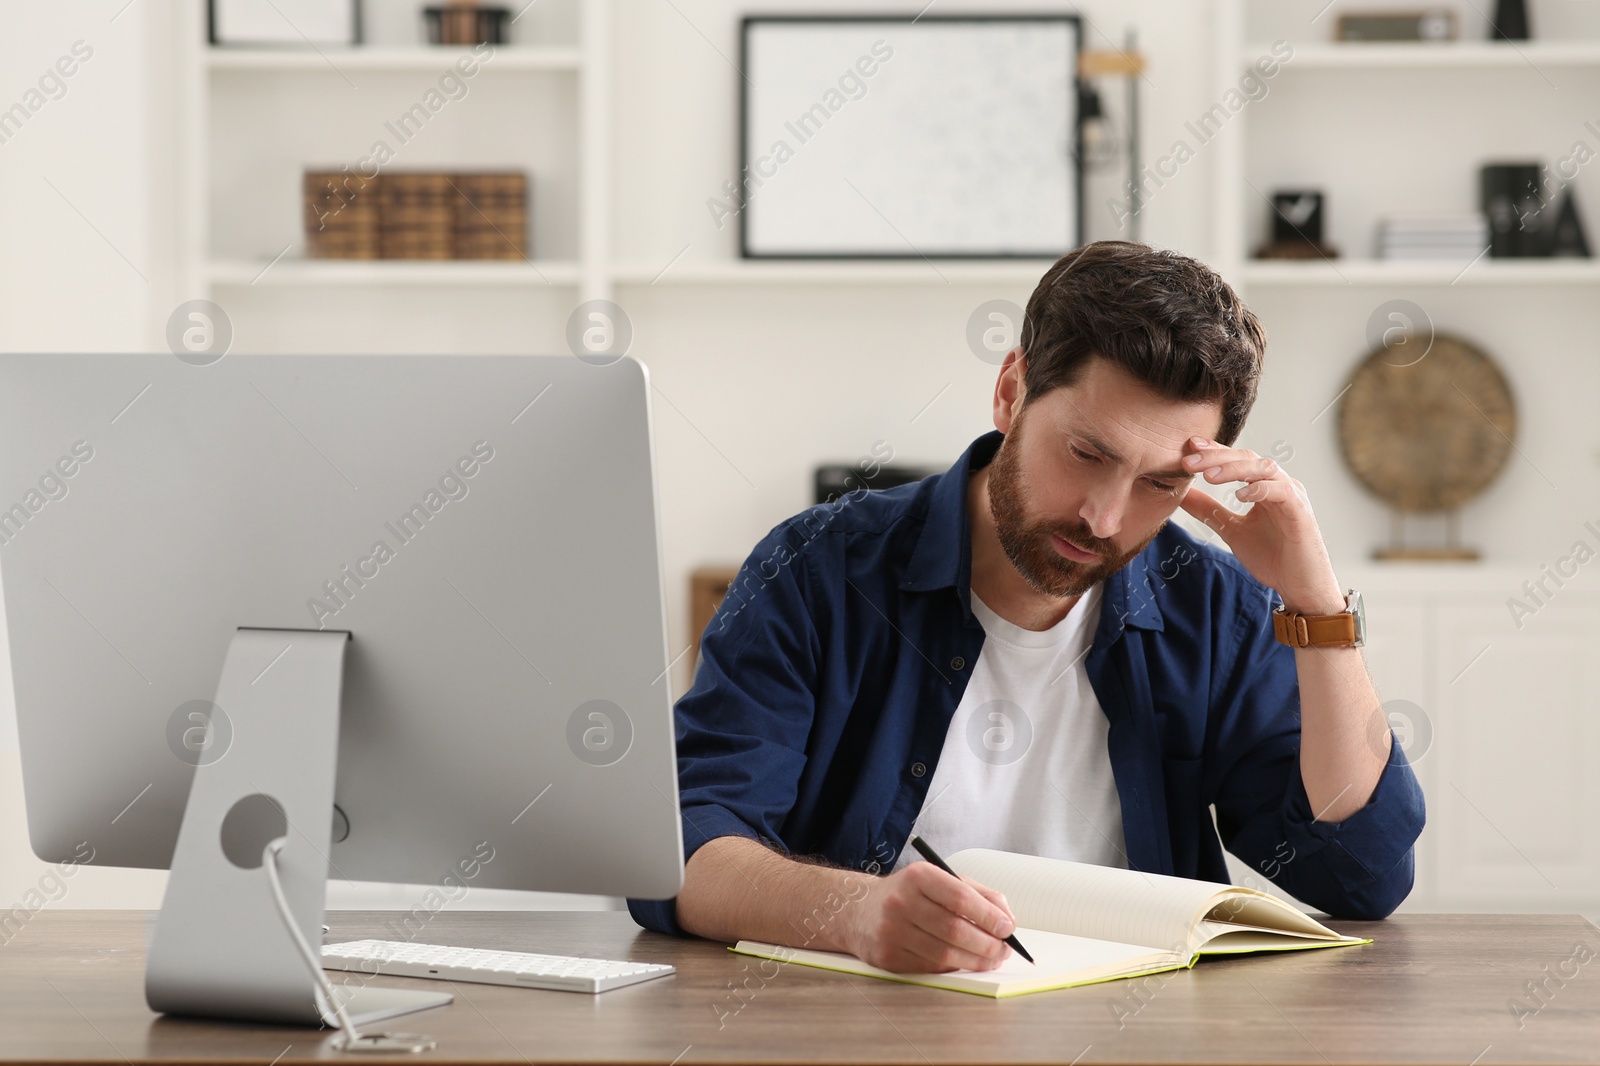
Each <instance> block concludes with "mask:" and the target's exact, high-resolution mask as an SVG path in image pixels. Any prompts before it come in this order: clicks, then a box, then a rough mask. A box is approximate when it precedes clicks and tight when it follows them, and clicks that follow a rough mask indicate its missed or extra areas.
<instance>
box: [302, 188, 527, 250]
mask: <svg viewBox="0 0 1600 1066" xmlns="http://www.w3.org/2000/svg"><path fill="white" fill-rule="evenodd" d="M303 199H304V202H305V230H306V243H307V247H308V248H309V250H310V254H311V255H312V256H315V257H318V258H325V259H526V258H527V257H528V177H527V175H526V174H523V173H520V172H515V171H506V172H488V173H483V172H467V173H456V172H451V173H438V172H432V173H421V172H416V173H409V172H402V173H387V174H381V175H377V176H375V177H371V178H367V177H363V176H361V175H359V174H352V173H351V172H350V171H349V170H348V169H345V170H338V171H312V170H308V171H306V173H305V178H304V197H303Z"/></svg>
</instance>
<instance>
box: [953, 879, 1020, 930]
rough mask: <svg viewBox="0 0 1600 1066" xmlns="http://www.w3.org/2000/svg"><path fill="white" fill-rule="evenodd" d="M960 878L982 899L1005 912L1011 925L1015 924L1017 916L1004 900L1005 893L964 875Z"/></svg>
mask: <svg viewBox="0 0 1600 1066" xmlns="http://www.w3.org/2000/svg"><path fill="white" fill-rule="evenodd" d="M961 880H963V881H966V882H967V884H969V885H971V886H972V887H973V889H974V890H975V891H977V893H978V894H979V895H981V896H982V897H983V898H984V899H986V900H988V901H989V902H990V903H993V904H994V905H995V906H996V907H999V908H1000V909H1001V910H1003V911H1005V912H1006V917H1007V918H1010V919H1011V922H1012V924H1013V925H1015V924H1016V921H1017V916H1016V914H1015V913H1014V912H1013V911H1012V910H1011V904H1010V903H1008V902H1006V897H1005V893H1003V892H1001V891H1000V890H999V889H997V888H990V887H989V886H988V885H980V884H978V882H976V881H972V880H969V879H968V878H965V877H963V878H962V879H961Z"/></svg>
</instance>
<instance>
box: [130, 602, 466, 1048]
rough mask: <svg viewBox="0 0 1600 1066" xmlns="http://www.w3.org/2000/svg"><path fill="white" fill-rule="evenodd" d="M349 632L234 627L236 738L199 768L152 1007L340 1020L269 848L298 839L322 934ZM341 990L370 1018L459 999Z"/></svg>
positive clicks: (176, 863) (288, 880)
mask: <svg viewBox="0 0 1600 1066" xmlns="http://www.w3.org/2000/svg"><path fill="white" fill-rule="evenodd" d="M349 641H350V634H349V633H345V632H335V631H327V632H323V631H318V630H295V629H245V628H241V629H239V630H237V631H236V632H235V633H234V636H233V640H232V642H231V643H230V644H229V645H228V653H227V657H226V659H225V661H224V663H223V668H222V679H221V681H220V682H219V683H218V685H217V699H216V703H217V706H218V707H220V708H222V709H223V711H224V712H225V713H226V715H227V719H228V721H229V723H230V725H231V728H232V736H231V740H230V741H229V746H228V748H227V749H226V750H225V751H224V752H222V754H221V755H220V757H218V758H216V759H214V760H213V761H203V764H202V765H198V766H196V768H195V776H194V785H193V788H192V789H191V791H190V793H189V803H188V806H187V807H186V808H185V810H184V815H183V826H182V828H181V829H180V830H179V832H178V844H177V849H176V851H175V852H174V853H173V857H172V873H171V876H170V878H169V879H168V881H167V891H166V896H165V897H164V898H163V899H162V902H161V918H160V921H159V922H158V923H157V925H156V933H155V940H154V941H153V942H152V944H151V946H150V959H149V962H148V964H147V966H146V968H145V1000H146V1002H148V1003H149V1004H150V1008H151V1009H152V1010H155V1011H160V1012H162V1013H166V1014H182V1015H201V1016H206V1017H212V1018H227V1019H235V1020H241V1021H260V1022H279V1023H288V1024H291V1025H312V1026H323V1025H332V1024H334V1019H333V1015H332V1012H331V1010H329V1009H328V1005H327V1004H326V1003H325V1002H324V1001H323V997H322V995H321V992H320V989H318V988H317V986H316V983H315V982H314V981H313V979H312V977H311V975H310V974H308V973H307V972H306V961H305V960H304V959H303V958H301V956H300V955H299V953H298V949H297V948H296V946H295V944H294V942H293V940H292V939H291V938H290V935H289V931H288V930H287V929H286V928H284V924H283V921H282V919H281V917H280V915H279V913H278V909H277V906H276V904H275V903H274V900H273V896H272V889H271V885H270V883H269V881H268V879H267V873H266V871H265V870H264V869H262V852H263V850H264V849H265V847H266V845H267V844H268V843H270V842H271V841H273V840H276V839H277V838H279V837H285V836H286V837H287V838H288V843H287V844H286V845H284V848H283V851H282V853H281V855H280V858H279V870H280V872H281V877H282V881H283V889H284V894H285V895H286V896H287V897H288V900H289V909H290V911H291V912H292V913H293V915H294V920H295V923H296V924H297V925H298V926H299V928H300V932H301V934H302V935H303V936H304V937H305V939H306V942H307V943H308V944H321V943H322V919H323V913H324V908H325V904H326V901H327V885H328V866H329V859H328V853H329V851H330V850H331V849H332V837H333V795H334V777H335V774H336V769H335V768H336V766H337V765H338V742H339V706H340V693H341V687H342V684H343V680H344V658H345V647H346V645H348V643H349ZM346 991H347V992H348V998H346V997H345V992H346ZM339 994H340V996H341V998H342V999H344V1000H345V1005H346V1010H347V1013H348V1014H349V1015H350V1018H351V1020H352V1022H353V1023H354V1024H355V1025H357V1026H360V1025H363V1024H366V1023H369V1022H375V1021H380V1020H382V1019H385V1018H393V1017H396V1016H398V1015H401V1014H409V1013H411V1012H413V1011H419V1010H425V1009H427V1008H429V1007H439V1006H444V1005H445V1004H447V1003H450V1002H451V1001H452V999H454V997H453V996H451V995H450V994H449V993H441V992H414V991H405V990H397V989H391V988H371V987H356V988H350V987H349V985H348V984H346V985H344V986H343V988H342V990H341V991H340V993H339Z"/></svg>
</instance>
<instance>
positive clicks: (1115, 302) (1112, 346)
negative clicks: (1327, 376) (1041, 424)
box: [1022, 241, 1267, 445]
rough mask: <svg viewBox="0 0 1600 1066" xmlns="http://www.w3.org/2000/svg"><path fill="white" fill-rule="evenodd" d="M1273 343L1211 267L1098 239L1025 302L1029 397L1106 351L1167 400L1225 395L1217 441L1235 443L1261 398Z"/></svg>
mask: <svg viewBox="0 0 1600 1066" xmlns="http://www.w3.org/2000/svg"><path fill="white" fill-rule="evenodd" d="M1266 347H1267V336H1266V332H1265V331H1264V330H1263V329H1262V328H1261V323H1260V321H1259V320H1258V319H1257V318H1256V316H1255V314H1254V313H1253V312H1251V310H1250V309H1249V308H1248V307H1246V306H1245V305H1244V302H1243V301H1242V300H1240V299H1239V296H1238V294H1237V293H1235V292H1234V291H1233V289H1232V288H1231V287H1230V286H1229V285H1228V283H1227V282H1225V281H1223V280H1222V279H1221V278H1220V277H1218V276H1217V274H1216V272H1215V271H1213V270H1212V269H1211V268H1210V267H1208V266H1206V265H1205V264H1204V263H1200V262H1198V261H1196V260H1194V259H1190V258H1189V257H1188V256H1184V255H1179V254H1177V253H1176V252H1169V251H1160V250H1157V249H1154V248H1151V247H1149V246H1148V245H1143V244H1132V243H1130V242H1128V241H1096V242H1095V243H1093V244H1087V245H1084V246H1083V247H1082V248H1079V249H1076V250H1075V251H1071V252H1068V253H1067V254H1066V255H1064V256H1062V257H1061V258H1060V259H1059V260H1057V261H1056V263H1055V265H1054V266H1052V267H1051V268H1050V269H1049V270H1048V271H1046V273H1045V275H1044V277H1043V278H1042V279H1041V280H1040V282H1039V285H1038V287H1037V288H1035V289H1034V290H1033V295H1032V296H1031V297H1029V298H1028V310H1027V316H1026V318H1025V320H1024V322H1023V326H1022V348H1023V351H1024V352H1025V353H1026V355H1027V360H1028V361H1027V369H1026V371H1025V373H1024V376H1023V382H1024V384H1025V385H1026V386H1027V399H1026V400H1025V401H1024V403H1025V404H1026V403H1031V402H1032V401H1033V400H1034V399H1036V398H1037V397H1039V396H1042V395H1044V394H1045V393H1046V392H1048V391H1050V390H1051V389H1054V388H1057V387H1059V386H1061V385H1071V384H1072V383H1074V382H1075V381H1076V380H1077V379H1078V375H1079V374H1080V373H1081V371H1082V370H1083V368H1084V367H1085V365H1087V363H1088V360H1089V359H1090V357H1092V356H1100V357H1102V358H1104V359H1106V360H1108V361H1109V362H1111V363H1113V364H1115V365H1117V366H1119V367H1121V368H1122V369H1123V370H1125V371H1127V372H1128V373H1130V374H1132V375H1133V376H1134V377H1135V378H1137V379H1138V380H1139V381H1142V382H1143V383H1144V384H1145V385H1147V386H1149V387H1150V389H1152V390H1153V391H1154V392H1155V393H1156V394H1157V395H1160V396H1162V397H1164V398H1166V399H1168V400H1174V401H1180V402H1187V403H1206V402H1211V401H1220V402H1221V405H1222V428H1221V430H1220V431H1219V432H1218V433H1217V440H1218V441H1219V442H1220V443H1222V444H1225V445H1232V444H1233V442H1234V441H1235V440H1236V439H1238V436H1239V430H1240V429H1241V428H1242V427H1243V426H1244V420H1245V416H1246V415H1248V414H1249V413H1250V407H1251V405H1252V404H1254V403H1255V399H1256V382H1257V381H1258V380H1259V379H1260V377H1261V362H1262V359H1263V358H1264V356H1265V355H1266Z"/></svg>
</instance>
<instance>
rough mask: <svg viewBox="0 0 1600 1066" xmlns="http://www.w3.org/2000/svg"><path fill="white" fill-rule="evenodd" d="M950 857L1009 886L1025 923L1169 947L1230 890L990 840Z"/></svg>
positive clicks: (964, 869) (982, 878)
mask: <svg viewBox="0 0 1600 1066" xmlns="http://www.w3.org/2000/svg"><path fill="white" fill-rule="evenodd" d="M946 861H947V862H948V863H949V864H950V868H951V869H953V870H955V871H956V872H957V873H959V874H961V876H963V877H970V878H971V879H972V880H974V881H977V882H978V883H979V884H983V885H987V886H989V887H990V888H996V889H999V890H1000V891H1001V892H1003V893H1005V897H1006V902H1008V903H1010V904H1011V913H1012V914H1014V915H1016V918H1017V924H1018V925H1019V926H1028V927H1030V928H1034V929H1048V930H1051V931H1053V932H1057V933H1067V934H1070V935H1072V936H1081V937H1090V938H1093V939H1095V940H1110V941H1115V942H1117V943H1122V944H1138V945H1143V946H1145V947H1151V948H1159V949H1161V950H1163V951H1166V950H1172V949H1174V948H1177V949H1180V950H1181V949H1183V948H1184V947H1185V946H1186V945H1188V944H1189V940H1190V934H1191V932H1192V931H1193V929H1194V926H1195V923H1196V920H1197V919H1198V918H1199V917H1200V916H1201V915H1202V914H1204V913H1206V912H1207V911H1208V910H1210V908H1211V905H1212V903H1213V902H1214V901H1215V900H1216V898H1217V896H1218V894H1219V893H1221V892H1225V891H1226V890H1227V886H1226V885H1220V884H1214V883H1212V882H1209V881H1193V880H1190V879H1189V878H1186V877H1168V876H1166V875H1164V874H1147V873H1140V872H1139V871H1137V870H1119V869H1117V868H1115V867H1111V866H1094V865H1091V864H1089V863H1081V862H1067V861H1065V860H1062V859H1042V858H1038V857H1037V856H1033V855H1014V854H1011V853H1009V852H1004V851H991V850H989V849H987V848H968V849H967V850H965V851H960V852H957V853H956V854H954V855H952V856H950V857H949V858H948V859H947V860H946ZM1024 944H1026V941H1024Z"/></svg>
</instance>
